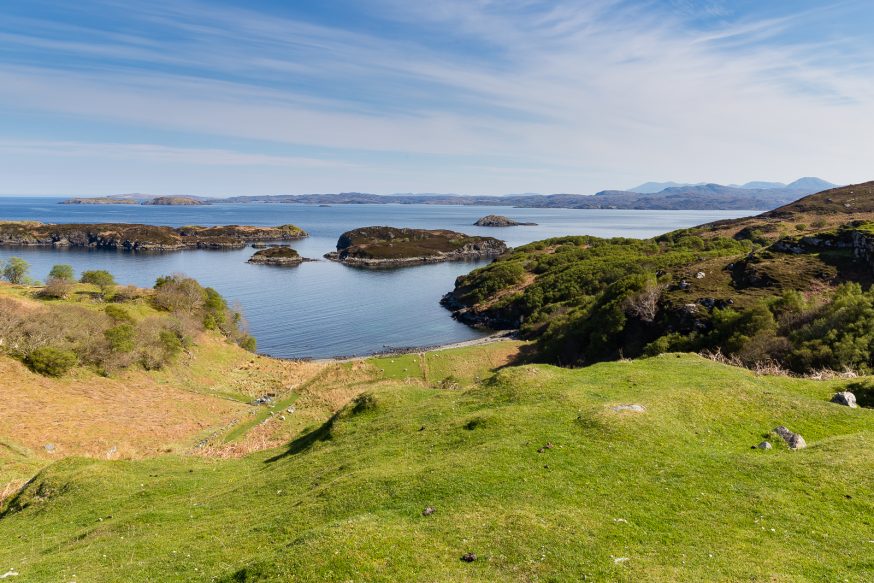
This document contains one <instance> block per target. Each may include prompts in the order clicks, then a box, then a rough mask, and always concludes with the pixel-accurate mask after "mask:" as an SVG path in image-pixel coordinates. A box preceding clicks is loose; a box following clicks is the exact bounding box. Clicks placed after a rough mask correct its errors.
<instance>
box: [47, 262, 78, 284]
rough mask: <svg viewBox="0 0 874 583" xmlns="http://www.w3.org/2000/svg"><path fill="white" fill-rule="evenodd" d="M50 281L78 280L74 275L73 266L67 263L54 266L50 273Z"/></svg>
mask: <svg viewBox="0 0 874 583" xmlns="http://www.w3.org/2000/svg"><path fill="white" fill-rule="evenodd" d="M48 279H49V281H51V280H52V279H59V280H62V281H74V280H75V279H76V276H75V274H74V273H73V266H72V265H67V264H65V263H61V264H58V265H55V266H53V267H52V270H51V271H49V276H48Z"/></svg>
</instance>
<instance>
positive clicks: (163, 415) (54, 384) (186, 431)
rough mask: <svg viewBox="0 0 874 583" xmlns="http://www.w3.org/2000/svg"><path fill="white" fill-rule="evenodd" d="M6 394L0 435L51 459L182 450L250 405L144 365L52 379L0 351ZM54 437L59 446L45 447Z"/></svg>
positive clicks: (1, 386) (0, 386)
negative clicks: (166, 379)
mask: <svg viewBox="0 0 874 583" xmlns="http://www.w3.org/2000/svg"><path fill="white" fill-rule="evenodd" d="M0 400H2V401H3V403H4V411H3V413H4V414H3V415H2V417H0V436H8V437H9V438H11V439H13V440H14V441H15V442H16V443H19V444H21V445H22V446H24V447H26V448H28V449H30V450H31V451H33V452H36V453H38V454H39V455H41V456H44V457H49V458H54V457H62V456H67V455H85V456H91V457H103V458H105V457H111V458H133V457H142V456H145V455H149V454H154V453H157V452H160V451H165V450H168V449H175V448H176V447H177V446H178V445H179V444H180V443H183V442H186V441H189V440H191V439H192V438H194V437H195V436H197V435H198V434H200V433H202V432H203V431H205V430H207V429H208V428H209V427H211V426H214V425H216V424H219V423H222V422H223V421H225V420H227V419H229V418H232V417H235V416H240V415H241V414H242V412H243V411H244V410H245V409H246V406H245V405H243V404H241V403H236V402H233V401H230V400H227V399H218V398H215V397H210V396H207V395H200V394H196V393H192V392H190V391H186V390H183V389H180V388H178V387H175V386H170V385H161V384H157V383H155V382H154V379H152V378H150V376H149V374H148V373H144V372H141V373H133V374H129V375H125V376H124V377H123V378H104V377H99V376H97V375H95V374H93V373H90V372H87V371H77V373H76V374H75V375H72V376H71V377H68V378H62V379H50V378H46V377H43V376H40V375H37V374H35V373H32V372H30V371H29V370H28V369H27V368H26V367H24V365H22V364H21V363H19V362H18V361H15V360H13V359H11V358H8V357H5V356H4V357H0ZM48 443H51V444H54V446H55V450H54V453H51V454H49V453H48V452H46V451H45V448H44V446H45V445H46V444H48ZM110 452H111V453H110Z"/></svg>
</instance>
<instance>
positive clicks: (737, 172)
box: [0, 0, 874, 195]
mask: <svg viewBox="0 0 874 583" xmlns="http://www.w3.org/2000/svg"><path fill="white" fill-rule="evenodd" d="M872 29H874V3H872V2H870V0H861V1H858V0H846V1H841V2H813V1H808V0H771V1H768V2H763V1H761V0H756V1H753V0H744V1H739V2H727V1H726V2H722V1H719V0H700V1H695V0H661V1H659V0H653V1H645V2H644V1H639V2H638V1H614V0H591V1H586V2H582V1H576V2H571V1H562V0H553V1H549V2H546V1H544V2H539V1H534V0H503V1H494V2H493V1H489V0H443V1H441V2H409V1H408V0H407V1H403V0H370V1H368V0H358V1H351V0H338V1H331V0H324V1H322V2H288V1H284V2H281V1H270V0H250V1H248V2H234V1H230V0H215V1H211V2H205V1H203V2H201V1H188V0H152V1H150V2H128V1H124V0H78V1H77V2H67V1H47V0H27V1H19V0H7V1H6V2H3V3H2V4H0V180H2V186H0V192H4V193H14V194H112V193H119V192H153V193H189V194H201V195H232V194H270V193H307V192H338V191H351V190H357V191H366V192H377V193H394V192H463V193H477V194H500V193H518V192H544V193H552V192H580V193H592V192H595V191H597V190H601V189H605V188H623V187H630V186H632V185H634V184H637V183H640V182H644V181H647V180H681V181H690V182H699V181H715V182H723V183H728V182H744V181H747V180H754V179H755V180H783V181H790V180H793V179H795V178H797V177H799V176H805V175H817V176H821V177H823V178H826V179H828V180H831V181H833V182H842V183H849V182H860V181H864V180H869V179H874V168H871V160H872V158H874V142H872V138H871V136H874V38H872V36H874V35H871V34H870V31H871V30H872Z"/></svg>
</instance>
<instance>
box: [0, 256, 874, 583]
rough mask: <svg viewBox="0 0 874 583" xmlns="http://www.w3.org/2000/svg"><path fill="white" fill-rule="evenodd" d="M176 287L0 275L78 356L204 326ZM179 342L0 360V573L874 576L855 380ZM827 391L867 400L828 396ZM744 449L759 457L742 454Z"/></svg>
mask: <svg viewBox="0 0 874 583" xmlns="http://www.w3.org/2000/svg"><path fill="white" fill-rule="evenodd" d="M715 254H716V255H718V253H715ZM194 286H195V284H194V283H191V280H187V279H185V278H184V277H182V276H174V277H172V278H162V279H161V280H159V281H158V282H157V284H156V289H155V290H136V293H134V290H130V289H128V290H125V291H123V293H122V290H119V291H117V292H116V295H117V297H115V298H114V299H113V297H114V296H111V295H108V296H105V297H100V296H99V295H97V292H98V290H96V289H95V288H93V287H92V286H89V285H87V284H79V285H77V286H76V287H75V288H73V290H71V292H70V293H69V295H68V296H67V297H66V298H64V299H45V298H43V297H42V295H41V291H42V290H41V288H38V287H27V286H21V285H9V284H0V303H4V302H5V304H9V303H10V302H12V303H15V304H16V305H15V306H14V313H16V314H18V315H19V316H20V317H21V318H23V320H22V322H24V323H25V326H26V327H29V328H28V329H33V326H35V323H37V322H39V321H40V316H39V315H40V314H41V313H42V312H43V311H44V310H60V311H59V312H58V314H61V313H66V312H70V313H71V314H83V315H85V314H91V317H89V318H85V319H84V320H81V319H71V318H70V317H69V315H67V316H64V317H61V318H59V317H50V318H49V319H50V320H51V321H53V322H55V323H56V324H55V328H59V329H58V330H57V332H59V333H60V336H59V337H58V338H61V339H65V340H61V341H65V342H73V345H74V346H77V344H76V343H75V338H76V335H77V334H79V332H77V331H76V330H77V329H76V328H75V326H77V324H76V322H81V321H93V322H99V321H100V319H101V318H103V317H105V316H110V317H112V318H115V319H116V320H118V319H121V320H124V321H125V322H131V325H132V326H133V327H134V329H135V330H143V331H147V330H149V329H150V328H149V326H147V323H149V322H153V321H155V319H156V318H157V319H158V321H163V320H162V319H163V318H166V317H168V315H172V314H176V317H182V316H183V315H184V314H195V315H196V319H197V321H200V320H201V319H202V321H203V322H204V323H208V322H214V321H215V318H216V316H215V315H211V314H215V312H211V311H209V310H213V309H214V308H215V307H218V306H220V305H221V304H218V303H217V302H215V301H212V300H211V301H209V302H208V303H207V304H205V305H204V308H208V310H207V311H206V312H202V313H201V312H199V311H198V310H201V309H203V308H196V309H195V311H192V307H191V305H189V304H186V303H184V302H185V301H186V298H188V299H189V300H190V299H191V297H192V293H191V291H192V290H196V289H198V288H197V287H194ZM182 292H184V293H182ZM195 296H196V294H195ZM179 302H182V303H179ZM210 306H212V307H210ZM119 307H122V308H123V310H124V314H126V316H125V315H124V314H123V313H122V312H120V311H119V309H118V308H119ZM83 310H84V311H85V312H83ZM168 310H170V311H169V312H168ZM168 323H169V321H168ZM193 323H194V322H191V323H190V324H189V326H190V325H192V324H193ZM188 329H190V330H194V328H188ZM197 330H199V332H197V334H196V335H195V336H193V337H192V338H191V340H190V341H189V342H187V343H186V346H187V348H186V349H185V351H184V352H181V353H179V354H178V355H177V357H176V358H175V359H172V360H170V361H168V362H167V363H166V364H164V365H163V366H162V367H160V368H158V369H155V370H145V369H144V368H142V367H141V366H138V365H136V364H135V363H129V364H128V365H127V366H126V368H121V369H113V370H111V371H108V373H107V372H100V371H97V370H95V369H94V366H93V365H89V364H87V363H86V362H82V363H80V364H79V365H78V366H76V367H75V368H73V369H72V370H71V371H69V372H67V373H65V374H63V375H62V376H60V377H58V378H51V377H48V376H43V375H40V374H37V373H35V372H32V371H31V370H29V369H28V368H26V367H25V366H24V365H23V364H22V363H21V362H19V356H17V355H16V353H15V352H14V351H13V352H10V353H9V354H7V355H0V372H2V375H0V397H2V399H3V402H4V416H3V418H2V420H0V540H3V541H4V544H3V545H0V565H5V567H4V569H5V570H3V572H4V573H10V572H11V573H13V575H10V576H12V577H20V580H22V581H37V582H39V581H57V580H77V581H87V580H101V581H106V580H109V581H111V580H124V581H154V580H162V581H189V580H215V581H228V582H231V581H288V580H319V581H347V580H350V579H356V580H358V579H364V580H371V581H396V580H405V581H458V580H465V581H495V580H504V581H531V580H538V579H547V580H565V579H578V578H579V577H580V576H581V575H585V578H587V579H593V580H617V581H641V580H646V581H676V580H750V579H753V580H757V579H758V580H760V579H777V580H799V581H804V580H810V581H814V580H832V579H842V578H849V579H850V580H865V579H866V578H867V577H868V575H870V574H871V572H872V571H874V563H872V561H871V554H870V552H868V546H867V545H868V539H870V532H869V530H870V528H869V527H870V525H868V524H866V523H865V521H864V520H861V519H860V517H864V516H870V515H871V514H872V512H874V505H872V496H871V495H872V493H874V491H872V490H874V479H872V476H874V472H872V470H874V458H872V457H871V456H870V455H869V452H870V451H871V447H872V446H874V415H872V411H871V410H870V409H866V408H864V407H865V406H871V405H874V389H872V388H871V386H872V385H871V381H869V380H867V379H852V380H830V381H811V380H799V379H792V378H787V377H768V376H759V375H756V374H754V373H752V372H749V371H746V370H743V369H740V368H735V367H730V366H726V365H723V364H718V363H716V362H712V361H709V360H706V359H704V358H701V357H698V356H691V355H679V354H665V355H662V356H659V357H656V358H650V359H642V360H638V361H634V362H629V361H622V362H615V363H604V364H600V365H595V366H591V367H588V368H585V369H577V370H572V369H561V368H557V367H553V366H548V365H524V364H523V365H519V364H516V363H518V362H520V359H523V358H524V354H523V353H524V351H526V350H527V349H528V348H529V346H526V345H524V344H522V343H520V342H515V341H503V342H495V343H491V344H486V345H481V346H472V347H466V348H455V349H449V350H435V351H431V352H426V353H417V354H406V355H393V356H384V357H374V358H368V359H358V360H352V361H346V362H291V361H280V360H275V359H271V358H267V357H258V356H255V355H252V354H251V353H249V352H246V351H244V350H242V349H241V348H240V347H238V346H237V345H236V344H235V343H234V342H232V341H231V342H229V340H232V339H231V338H229V337H228V336H226V335H225V333H224V332H222V331H221V328H219V329H211V328H197ZM9 334H12V336H9ZM15 334H19V332H16V330H12V331H11V332H10V331H9V330H5V331H4V330H0V336H2V337H3V338H4V339H9V338H18V337H17V336H15ZM88 337H89V338H94V337H95V335H94V334H91V335H90V336H88ZM40 338H43V337H42V336H40ZM110 338H116V335H115V334H111V335H107V339H110ZM12 344H13V343H11V342H3V343H2V346H4V347H9V346H12ZM14 344H20V341H18V340H16V341H15V342H14ZM520 351H522V352H520ZM83 354H91V352H88V351H86V352H84V353H83ZM89 358H90V357H89ZM24 360H25V362H27V359H26V358H25V359H24ZM845 388H849V389H851V390H852V391H854V392H855V394H856V395H857V396H858V398H859V402H860V403H861V404H862V405H863V407H862V408H856V409H851V408H848V407H843V406H840V405H837V404H834V403H831V402H829V400H830V398H831V396H832V395H833V393H834V392H835V391H838V390H841V389H845ZM780 425H783V426H787V427H789V428H790V429H792V430H794V431H797V432H799V433H800V434H801V435H803V437H804V439H805V440H806V442H807V448H806V449H803V450H798V451H792V450H789V449H788V448H787V446H786V445H785V444H784V443H783V441H782V440H781V438H779V437H778V436H777V435H775V434H774V433H772V430H773V429H774V428H776V427H777V426H780ZM763 439H764V440H767V441H769V442H770V443H771V444H772V446H773V447H772V449H770V450H761V449H757V448H755V447H754V446H756V445H757V444H759V443H760V442H762V440H763ZM49 446H50V447H49ZM714 476H718V479H714ZM823 517H827V518H828V519H827V520H823ZM751 549H752V550H751ZM753 550H754V552H753ZM465 557H466V559H467V560H462V558H465ZM16 580H18V579H16Z"/></svg>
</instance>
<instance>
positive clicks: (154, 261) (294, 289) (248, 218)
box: [0, 196, 756, 358]
mask: <svg viewBox="0 0 874 583" xmlns="http://www.w3.org/2000/svg"><path fill="white" fill-rule="evenodd" d="M61 200H62V199H60V198H50V197H18V196H0V220H34V221H42V222H45V223H143V224H153V225H168V226H174V227H179V226H184V225H232V224H237V225H282V224H287V223H292V224H295V225H298V226H299V227H301V228H303V229H304V230H306V231H307V232H308V233H309V234H310V236H309V237H308V238H306V239H302V240H300V241H294V242H292V243H291V246H292V247H294V248H295V249H297V251H298V252H299V253H300V254H301V255H302V256H304V257H308V258H312V259H318V260H319V261H315V262H307V263H303V264H301V265H299V266H297V267H274V266H265V265H252V264H249V263H246V260H247V259H248V258H249V257H250V256H251V255H252V253H254V249H252V248H248V247H247V248H245V249H238V250H231V251H215V250H189V251H174V252H165V253H134V252H127V251H107V250H93V249H49V248H21V247H17V248H8V247H5V248H4V247H0V259H8V258H9V257H12V256H18V257H22V258H24V259H25V260H26V261H28V262H29V263H30V265H31V269H30V276H31V277H33V278H35V279H40V280H44V279H45V277H46V275H47V274H48V272H49V270H50V269H51V267H52V265H54V264H57V263H67V264H70V265H72V266H73V268H74V269H75V270H76V271H77V272H81V271H84V270H89V269H106V270H108V271H110V272H112V273H113V274H114V275H115V278H116V280H117V281H118V282H119V283H123V284H133V285H137V286H143V287H151V286H152V285H153V284H154V282H155V279H156V278H158V277H159V276H162V275H167V274H172V273H183V274H186V275H189V276H191V277H194V278H195V279H197V280H198V281H200V282H201V283H202V284H203V285H205V286H210V287H214V288H215V289H216V290H218V291H219V292H220V293H221V294H222V295H223V296H224V297H225V298H226V299H227V300H228V301H229V302H230V303H231V304H232V305H235V306H236V307H238V308H239V309H240V311H241V312H242V313H243V315H244V316H245V319H246V322H247V325H248V327H249V331H250V333H251V334H252V335H253V336H255V338H256V339H257V340H258V352H259V353H262V354H268V355H271V356H275V357H282V358H329V357H342V356H359V355H367V354H373V353H380V352H387V351H392V350H398V349H407V348H414V347H430V346H437V345H443V344H450V343H455V342H462V341H466V340H473V339H476V338H478V337H480V336H483V335H484V334H485V332H483V331H480V330H475V329H472V328H470V327H468V326H465V325H463V324H460V323H458V322H456V321H455V320H453V319H452V317H451V316H450V313H449V312H448V311H447V310H445V309H444V308H442V307H441V306H440V304H439V301H440V298H441V297H442V296H443V294H445V293H446V292H448V291H451V290H452V288H453V284H454V281H455V279H456V278H457V277H458V276H459V275H462V274H465V273H468V272H469V271H471V270H473V269H476V268H477V267H480V266H483V265H486V264H488V262H489V260H483V261H472V262H448V263H437V264H430V265H416V266H411V267H401V268H396V269H377V270H374V269H366V268H359V267H350V266H346V265H342V264H339V263H334V262H331V261H327V260H324V259H322V255H324V254H325V253H327V252H329V251H332V250H334V249H335V248H336V244H337V238H338V237H339V236H340V235H341V234H342V233H343V232H345V231H348V230H351V229H354V228H358V227H365V226H373V225H387V226H393V227H413V228H419V229H452V230H455V231H460V232H464V233H468V234H471V235H487V236H492V237H496V238H499V239H502V240H504V241H506V243H507V244H508V245H510V246H513V247H515V246H519V245H523V244H525V243H530V242H532V241H538V240H541V239H546V238H549V237H559V236H563V235H594V236H597V237H638V238H646V237H652V236H655V235H659V234H661V233H664V232H667V231H671V230H673V229H678V228H683V227H691V226H695V225H699V224H702V223H707V222H710V221H715V220H719V219H728V218H735V217H741V216H747V215H752V214H756V211H737V210H735V211H721V210H712V211H706V210H705V211H702V210H695V211H673V210H672V211H651V210H601V209H522V208H508V207H483V206H438V205H405V204H391V205H331V206H317V205H301V204H288V203H284V204H283V203H280V204H264V203H249V204H226V203H222V204H211V205H204V206H139V205H108V206H105V205H62V204H59V203H60V202H61ZM488 214H500V215H505V216H508V217H510V218H511V219H514V220H516V221H520V222H533V223H537V225H536V226H518V227H505V228H488V227H475V226H473V223H474V222H475V221H476V220H477V219H478V218H480V217H482V216H485V215H488Z"/></svg>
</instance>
